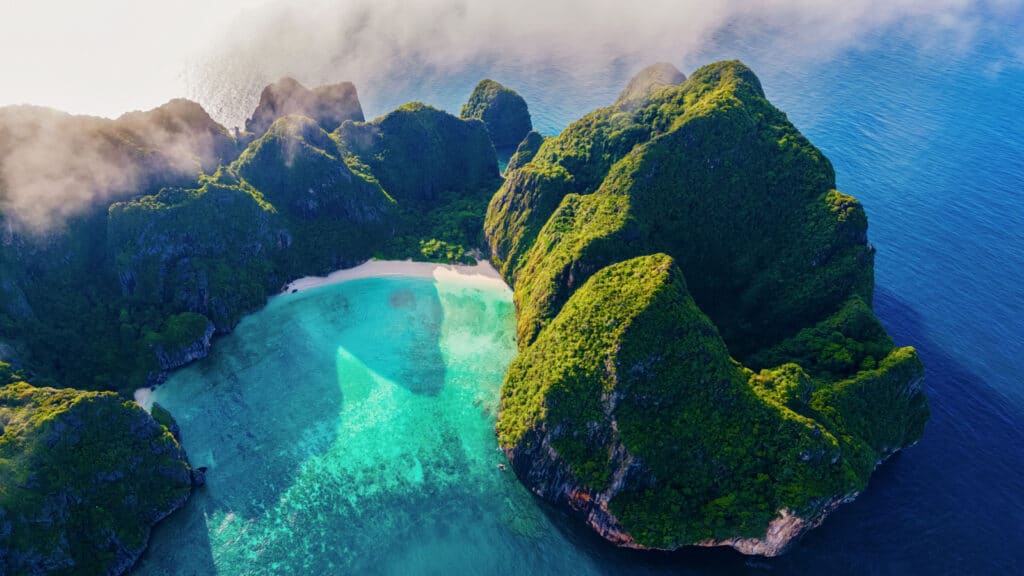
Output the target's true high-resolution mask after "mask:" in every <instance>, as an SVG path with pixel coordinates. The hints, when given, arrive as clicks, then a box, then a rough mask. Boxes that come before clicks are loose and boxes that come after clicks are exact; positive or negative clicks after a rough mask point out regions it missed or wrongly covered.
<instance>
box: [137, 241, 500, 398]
mask: <svg viewBox="0 0 1024 576" xmlns="http://www.w3.org/2000/svg"><path fill="white" fill-rule="evenodd" d="M394 276H398V277H403V276H404V277H411V278H432V279H434V280H435V281H437V282H449V283H457V284H462V285H469V286H479V287H488V288H503V289H506V290H511V288H509V286H508V284H506V283H505V279H504V278H502V277H501V274H500V273H499V272H498V271H497V270H495V269H494V266H491V263H490V262H488V261H487V260H477V261H476V264H472V265H470V264H439V263H436V262H417V261H414V260H367V261H366V262H363V263H362V264H360V265H358V266H353V267H351V268H342V269H341V270H335V271H334V272H331V273H330V274H328V275H327V276H303V277H302V278H298V279H296V280H292V281H291V282H289V283H288V284H285V286H284V288H283V289H282V290H281V292H279V293H277V294H274V295H272V296H270V298H268V300H267V302H268V303H269V302H270V300H272V299H274V298H278V297H281V296H286V295H288V294H297V293H302V292H305V291H307V290H312V289H314V288H320V287H322V286H330V285H332V284H340V283H342V282H348V281H350V280H361V279H364V278H383V277H394ZM256 311H257V310H254V311H253V312H256ZM157 386H159V384H158V385H154V386H143V387H142V388H137V389H136V390H135V392H134V394H133V396H134V400H135V403H136V404H138V405H139V406H141V407H142V408H143V409H144V410H145V411H147V412H149V411H150V410H151V409H152V407H153V397H152V395H153V392H154V391H155V390H156V388H157Z"/></svg>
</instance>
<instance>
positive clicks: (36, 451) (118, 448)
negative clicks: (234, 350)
mask: <svg viewBox="0 0 1024 576" xmlns="http://www.w3.org/2000/svg"><path fill="white" fill-rule="evenodd" d="M0 422H3V426H2V427H0V438H2V442H0V462H3V463H4V464H3V466H4V468H3V474H0V572H2V573H4V574H45V573H74V574H121V573H123V572H125V571H127V570H128V569H129V568H130V567H131V566H132V565H133V564H134V563H135V561H136V560H137V559H138V557H139V555H140V554H141V553H142V551H143V550H144V549H145V547H146V544H147V542H148V540H149V533H150V529H151V528H152V527H153V525H154V524H156V523H157V522H159V521H160V520H161V519H163V518H164V517H166V516H167V515H168V514H170V513H171V512H173V511H174V510H176V509H178V508H179V507H181V506H182V505H183V504H184V503H185V501H186V500H187V499H188V496H189V494H190V491H191V479H190V469H189V466H188V463H187V461H186V459H185V455H184V452H183V451H182V449H181V446H180V445H179V444H178V442H177V441H176V440H175V439H174V437H173V436H172V435H171V434H170V432H168V430H167V428H165V427H164V426H162V425H160V424H158V423H157V422H156V421H154V420H153V419H152V418H151V417H150V416H149V415H148V414H146V412H145V411H144V410H142V409H141V408H139V407H138V406H137V405H136V404H135V403H133V402H126V401H124V400H123V399H121V398H120V397H118V396H117V395H116V394H113V393H97V392H82V391H77V390H71V389H63V390H56V389H52V388H34V387H32V386H30V385H29V384H26V383H24V382H16V383H14V384H10V385H7V386H5V387H0ZM55 471H60V472H59V473H56V472H55Z"/></svg>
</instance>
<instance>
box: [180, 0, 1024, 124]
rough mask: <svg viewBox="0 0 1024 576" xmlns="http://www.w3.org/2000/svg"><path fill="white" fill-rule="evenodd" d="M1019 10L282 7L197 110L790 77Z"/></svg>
mask: <svg viewBox="0 0 1024 576" xmlns="http://www.w3.org/2000/svg"><path fill="white" fill-rule="evenodd" d="M1013 11H1018V12H1019V7H1018V6H1017V5H1016V3H1014V2H1012V1H1010V0H989V1H987V2H974V1H969V0H843V1H834V0H833V1H829V0H760V1H753V2H752V1H749V0H724V1H721V2H716V3H710V2H704V1H700V0H647V1H640V2H634V3H632V4H627V3H623V2H621V1H619V0H615V1H612V0H559V1H551V0H519V1H517V2H508V1H504V0H502V1H490V0H422V1H417V2H405V1H399V0H351V1H348V2H343V3H339V2H327V1H320V0H314V1H313V2H305V3H295V2H284V1H276V2H270V3H268V4H265V5H263V6H262V7H261V8H260V9H257V10H250V11H249V12H247V13H246V15H245V16H244V17H242V18H240V19H239V20H238V21H237V22H236V23H235V25H234V26H233V27H232V28H231V29H229V30H227V31H226V32H227V33H226V34H225V35H224V37H223V40H221V41H218V42H216V43H215V44H214V45H213V46H211V48H210V49H209V50H208V52H207V55H206V57H205V58H203V59H200V60H199V61H197V62H195V63H193V65H192V66H190V68H189V72H188V76H187V78H188V84H189V85H190V90H191V92H192V96H193V97H195V98H197V99H198V100H200V101H201V102H203V103H204V104H207V105H208V106H209V107H210V108H211V110H212V111H213V113H214V115H215V116H217V117H219V118H221V119H223V120H224V121H225V122H227V123H228V124H230V125H238V124H241V122H242V121H243V120H244V118H245V114H246V113H247V112H248V111H250V110H252V108H253V106H254V105H255V103H256V97H257V95H258V93H259V88H261V87H262V86H263V85H265V84H267V83H268V82H270V81H273V80H275V79H277V78H279V77H281V76H286V75H288V76H294V77H296V78H298V79H299V80H301V81H303V82H305V83H307V84H309V85H317V84H322V83H330V82H337V81H339V80H351V81H353V82H355V83H356V86H357V87H358V88H359V90H360V91H361V93H362V94H364V95H367V94H369V95H371V97H372V96H374V95H386V94H387V93H388V92H394V91H401V90H402V88H403V83H411V82H414V83H422V82H423V81H424V79H428V78H432V77H433V78H437V79H439V80H443V79H444V78H445V77H448V76H452V75H457V74H458V73H459V72H461V71H464V70H466V69H468V68H471V67H481V66H493V67H508V66H513V67H516V68H520V69H521V68H529V67H535V68H552V67H554V68H556V69H558V70H559V72H560V73H561V74H563V75H568V76H570V77H571V76H572V75H574V74H578V75H580V76H581V77H583V76H586V75H589V74H592V73H593V72H594V70H595V69H604V68H607V67H608V66H609V64H610V63H618V64H619V65H625V66H629V67H636V66H640V65H643V64H647V63H650V62H654V61H661V60H670V61H672V62H674V63H676V64H677V65H680V66H681V67H683V68H684V70H685V69H688V68H692V67H693V66H696V65H698V64H701V63H703V62H702V61H701V60H700V58H701V57H702V56H703V55H704V54H706V53H708V52H709V51H713V50H714V49H716V48H717V49H721V48H723V46H722V43H723V38H724V37H728V38H732V39H741V40H742V41H743V42H745V43H746V44H747V45H748V46H755V47H756V48H757V49H758V50H759V51H761V52H767V53H771V54H773V55H775V56H776V57H777V58H779V59H780V61H783V62H784V63H786V64H790V63H792V62H794V61H814V60H819V61H820V60H822V59H827V58H829V57H830V56H832V55H834V54H835V53H836V51H839V50H844V49H848V48H851V47H853V48H856V47H858V46H861V45H862V43H863V42H865V39H866V38H867V37H868V36H869V35H870V34H873V33H877V32H878V31H880V30H885V29H890V28H892V29H897V28H898V29H899V31H900V32H901V33H905V34H907V35H908V36H910V37H912V38H913V39H915V40H916V41H918V42H920V43H921V44H922V45H927V44H929V43H932V44H941V45H942V46H948V45H949V44H951V43H952V44H956V43H964V42H969V41H970V39H972V38H974V37H975V35H976V33H977V32H978V29H979V27H980V26H982V25H983V22H984V20H985V18H989V19H991V18H992V15H993V14H995V15H997V16H998V15H1000V14H1004V13H1010V12H1013ZM725 48H728V47H727V46H726V47H725ZM369 99H370V98H364V101H366V100H369ZM384 99H387V98H386V96H385V98H384ZM370 108H371V109H373V105H372V103H371V106H370Z"/></svg>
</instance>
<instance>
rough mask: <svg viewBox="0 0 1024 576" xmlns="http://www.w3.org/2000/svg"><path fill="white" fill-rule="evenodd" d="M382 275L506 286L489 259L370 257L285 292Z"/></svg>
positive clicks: (300, 282) (305, 280)
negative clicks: (461, 261) (451, 261)
mask: <svg viewBox="0 0 1024 576" xmlns="http://www.w3.org/2000/svg"><path fill="white" fill-rule="evenodd" d="M380 276H412V277H416V278H434V279H435V280H439V281H448V282H458V283H462V284H466V283H469V284H477V285H488V286H502V287H503V286H505V280H504V279H503V278H502V277H501V274H499V273H498V271H497V270H495V269H494V267H493V266H491V264H490V262H488V261H486V260H478V261H477V263H476V264H474V265H469V264H436V263H433V262H414V261H412V260H370V261H369V262H364V263H363V264H360V265H359V266H355V267H353V268H344V269H342V270H336V271H334V272H331V273H330V274H328V275H327V276H306V277H304V278H299V279H298V280H293V281H292V282H290V283H288V284H287V285H286V286H285V287H284V290H283V293H292V292H302V291H305V290H309V289H310V288H316V287H318V286H326V285H328V284H337V283H339V282H347V281H349V280H357V279H360V278H374V277H380Z"/></svg>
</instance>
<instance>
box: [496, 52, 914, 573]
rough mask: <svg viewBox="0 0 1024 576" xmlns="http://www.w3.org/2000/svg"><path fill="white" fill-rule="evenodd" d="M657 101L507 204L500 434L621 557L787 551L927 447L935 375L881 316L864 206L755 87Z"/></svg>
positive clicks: (712, 72) (520, 178) (738, 78)
mask: <svg viewBox="0 0 1024 576" xmlns="http://www.w3.org/2000/svg"><path fill="white" fill-rule="evenodd" d="M627 92H629V91H628V90H627ZM648 94H649V95H648V96H646V97H643V96H641V97H638V101H636V102H634V104H635V106H634V105H632V104H631V105H630V106H629V107H623V106H622V105H621V102H620V103H619V104H617V105H615V106H613V107H610V108H607V109H602V110H598V111H596V112H594V113H592V114H590V115H588V116H586V117H584V118H583V119H581V120H579V121H577V122H575V123H573V124H572V125H570V126H569V128H567V129H566V131H565V132H563V133H562V134H561V135H560V136H558V137H557V138H552V139H549V140H546V141H544V142H543V144H541V146H540V148H539V149H538V151H537V152H536V154H535V155H534V156H533V159H532V160H531V161H529V162H528V163H526V164H525V165H522V166H521V167H518V168H515V169H513V170H510V171H509V172H508V173H507V174H506V181H505V184H504V185H503V187H502V189H501V190H499V192H498V193H497V194H496V195H495V197H494V198H493V199H492V201H491V204H490V207H489V210H488V217H487V222H486V228H485V230H486V234H487V236H488V240H489V242H490V246H491V249H492V257H493V259H494V260H495V261H496V263H497V264H498V265H499V266H500V267H501V270H502V272H503V274H504V275H505V277H506V279H507V280H508V281H509V282H510V283H514V286H515V295H514V298H515V300H516V304H517V310H518V312H519V317H518V332H519V339H518V342H519V346H520V350H521V353H520V355H519V356H518V357H517V359H516V360H515V361H514V362H513V364H512V366H511V367H510V368H509V372H508V374H507V376H506V380H505V385H504V388H503V396H502V409H501V413H500V415H499V422H498V432H499V438H500V441H501V445H502V447H503V448H504V449H505V451H506V453H507V454H508V455H509V457H510V459H511V461H512V463H513V468H514V469H515V470H516V472H517V474H518V475H519V477H520V479H522V480H523V482H524V483H525V484H526V485H527V486H529V487H530V488H531V489H532V490H533V491H534V492H536V493H537V494H539V495H541V496H542V497H544V498H547V499H549V500H552V501H554V502H558V503H561V504H563V505H565V506H567V507H568V508H570V509H572V510H575V511H576V512H578V513H579V514H580V515H581V516H582V517H583V518H584V519H585V521H587V522H588V523H589V524H590V525H591V526H592V527H593V528H594V529H595V530H596V531H597V532H598V533H600V534H602V535H603V536H604V537H606V538H608V539H609V540H611V541H613V542H616V543H618V544H621V545H624V546H632V547H639V548H661V549H673V548H677V547H679V546H683V545H730V546H733V547H735V548H737V549H738V550H740V551H742V552H745V553H756V554H765V555H772V554H777V553H780V552H781V551H782V550H784V549H785V547H786V546H787V545H788V544H789V542H791V541H792V540H793V539H794V538H797V537H799V535H800V534H802V533H803V532H804V531H806V530H808V529H810V528H812V527H814V526H816V525H818V524H820V522H821V521H822V520H823V519H824V517H825V516H826V515H827V514H828V513H829V512H830V511H831V510H832V509H833V508H834V507H835V506H837V505H838V504H839V503H842V502H845V501H848V500H849V499H852V497H853V496H855V495H856V494H857V493H858V492H860V491H861V490H862V489H863V488H864V486H865V485H866V483H867V481H868V478H869V477H870V474H871V472H872V470H873V469H874V468H875V466H876V465H877V464H878V463H879V462H880V461H882V460H884V459H885V458H886V457H888V456H889V455H890V454H892V453H893V452H894V451H895V450H899V449H900V448H902V447H905V446H907V445H910V444H912V443H914V442H916V440H917V439H918V438H919V437H920V435H921V434H922V432H923V428H924V424H925V422H926V420H927V418H928V405H927V401H926V399H925V397H924V395H923V393H922V392H921V389H920V383H921V379H922V375H923V368H922V366H921V364H920V361H919V360H918V358H917V356H916V353H915V352H914V350H913V349H912V348H894V347H893V344H892V341H891V339H889V338H888V336H887V335H886V334H885V331H884V330H883V329H882V327H881V326H880V325H879V324H878V321H877V319H875V317H874V315H873V314H872V312H871V310H870V305H869V304H868V303H869V302H870V299H871V291H872V287H873V286H872V285H873V275H872V262H873V258H872V257H873V250H872V249H871V248H870V246H869V245H868V244H867V241H866V229H867V221H866V218H865V217H864V214H863V210H862V209H861V207H860V205H859V204H858V203H857V202H856V200H855V199H853V198H851V197H849V196H846V195H843V194H841V193H839V192H837V191H836V190H834V185H835V184H834V175H833V173H832V169H831V165H830V164H829V163H828V161H827V160H826V159H825V158H824V157H823V156H822V155H821V153H820V152H819V151H818V150H817V149H815V148H814V147H813V146H811V145H810V143H809V142H807V141H806V139H804V138H803V137H802V136H801V135H800V134H799V132H797V131H796V129H795V128H793V127H792V125H790V124H789V123H788V122H787V121H786V119H785V116H784V115H782V113H781V112H779V111H778V110H776V109H775V108H774V107H772V106H771V105H770V104H769V103H768V102H767V100H766V99H765V98H764V93H763V91H762V90H761V86H760V83H759V82H758V80H757V78H756V77H755V76H754V75H753V73H752V72H751V71H750V70H749V69H747V68H746V67H745V66H743V65H742V64H739V63H736V62H724V63H718V64H714V65H711V66H707V67H704V68H702V69H700V70H698V71H696V72H695V73H694V75H693V76H692V77H691V78H690V79H689V80H688V81H686V82H685V83H684V84H682V85H681V86H676V87H673V86H667V87H663V88H659V89H657V90H654V91H652V92H649V93H648ZM656 253H665V254H668V255H664V254H662V255H656V256H649V255H650V254H656ZM684 273H685V274H686V275H687V278H688V282H684V281H683V280H682V275H683V274H684ZM730 356H733V357H736V358H737V359H739V360H741V361H743V362H744V363H745V364H747V366H750V367H751V368H753V369H750V368H747V367H745V366H743V365H742V364H740V363H738V362H736V361H735V360H733V359H732V358H730ZM869 406H870V409H869V408H868V407H869Z"/></svg>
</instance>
